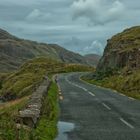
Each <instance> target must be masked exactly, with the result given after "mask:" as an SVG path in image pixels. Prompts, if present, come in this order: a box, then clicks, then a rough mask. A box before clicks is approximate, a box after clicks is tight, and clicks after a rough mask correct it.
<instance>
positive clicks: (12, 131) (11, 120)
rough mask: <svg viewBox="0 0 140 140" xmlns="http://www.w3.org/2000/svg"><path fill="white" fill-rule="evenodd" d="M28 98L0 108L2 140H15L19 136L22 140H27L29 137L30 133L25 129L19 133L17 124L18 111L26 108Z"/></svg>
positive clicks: (0, 134) (0, 133) (0, 136)
mask: <svg viewBox="0 0 140 140" xmlns="http://www.w3.org/2000/svg"><path fill="white" fill-rule="evenodd" d="M28 98H29V97H24V98H21V99H18V100H15V101H11V102H8V103H5V104H3V105H2V106H0V140H15V138H16V137H17V135H19V138H21V140H26V139H27V138H28V137H29V132H26V131H25V130H24V129H21V130H20V131H19V132H18V130H17V127H16V123H15V121H16V119H17V115H18V111H19V110H20V109H22V108H23V107H25V105H26V104H27V101H28ZM23 134H24V135H23Z"/></svg>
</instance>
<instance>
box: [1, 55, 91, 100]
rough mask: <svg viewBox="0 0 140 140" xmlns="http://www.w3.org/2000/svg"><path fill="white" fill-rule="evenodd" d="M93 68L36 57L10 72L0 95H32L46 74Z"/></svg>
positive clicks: (3, 83) (2, 85) (2, 84)
mask: <svg viewBox="0 0 140 140" xmlns="http://www.w3.org/2000/svg"><path fill="white" fill-rule="evenodd" d="M92 70H93V68H92V67H88V66H84V65H76V64H75V65H74V64H71V65H69V64H65V63H62V62H59V61H56V60H52V59H48V58H45V57H41V58H36V59H33V60H30V61H28V62H27V63H25V64H23V65H22V67H21V68H20V69H19V70H18V71H17V72H15V73H13V74H10V75H9V76H7V77H6V79H4V80H3V82H2V83H0V87H1V90H0V95H3V96H4V95H5V96H16V97H18V98H21V97H23V96H27V95H30V94H31V93H32V92H33V91H34V90H35V89H36V87H37V86H38V85H39V83H40V82H41V81H42V79H43V77H44V76H45V75H48V76H50V77H51V76H52V75H53V74H56V73H62V72H63V73H64V72H75V71H92Z"/></svg>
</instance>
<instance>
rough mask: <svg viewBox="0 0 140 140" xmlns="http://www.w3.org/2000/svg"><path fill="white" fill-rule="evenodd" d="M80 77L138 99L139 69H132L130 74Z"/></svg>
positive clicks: (139, 91) (139, 87)
mask: <svg viewBox="0 0 140 140" xmlns="http://www.w3.org/2000/svg"><path fill="white" fill-rule="evenodd" d="M82 79H83V80H85V81H87V82H89V83H91V84H95V85H98V86H102V87H106V88H111V89H114V90H117V91H118V92H121V93H123V94H125V95H127V96H130V97H133V98H136V99H140V70H137V71H134V72H133V73H132V74H130V75H125V74H121V75H112V76H109V77H105V78H103V79H100V80H96V79H89V78H86V77H83V78H82Z"/></svg>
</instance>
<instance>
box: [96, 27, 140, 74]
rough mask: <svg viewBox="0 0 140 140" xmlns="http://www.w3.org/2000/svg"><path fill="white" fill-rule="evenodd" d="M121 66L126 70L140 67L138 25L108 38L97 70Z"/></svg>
mask: <svg viewBox="0 0 140 140" xmlns="http://www.w3.org/2000/svg"><path fill="white" fill-rule="evenodd" d="M122 68H125V69H126V70H127V71H128V72H131V71H132V70H137V69H140V26H136V27H132V28H130V29H126V30H124V31H123V32H122V33H119V34H117V35H115V36H113V37H112V38H111V39H109V40H108V42H107V46H106V48H105V51H104V54H103V57H102V58H101V60H100V62H99V64H98V67H97V72H99V71H107V70H108V69H116V70H120V69H122Z"/></svg>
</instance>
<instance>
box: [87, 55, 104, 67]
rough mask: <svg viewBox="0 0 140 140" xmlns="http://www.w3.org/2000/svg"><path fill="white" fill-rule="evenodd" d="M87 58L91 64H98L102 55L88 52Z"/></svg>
mask: <svg viewBox="0 0 140 140" xmlns="http://www.w3.org/2000/svg"><path fill="white" fill-rule="evenodd" d="M85 58H86V60H87V62H88V64H89V65H92V66H97V64H98V62H99V60H100V58H101V56H100V55H97V54H87V55H85Z"/></svg>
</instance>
